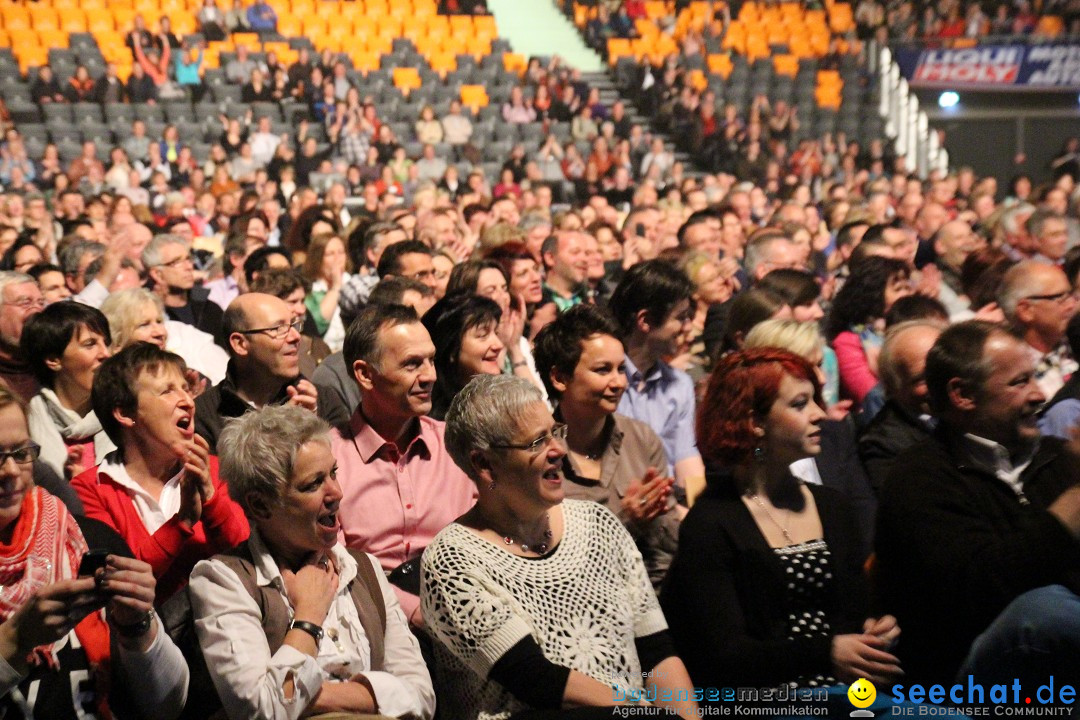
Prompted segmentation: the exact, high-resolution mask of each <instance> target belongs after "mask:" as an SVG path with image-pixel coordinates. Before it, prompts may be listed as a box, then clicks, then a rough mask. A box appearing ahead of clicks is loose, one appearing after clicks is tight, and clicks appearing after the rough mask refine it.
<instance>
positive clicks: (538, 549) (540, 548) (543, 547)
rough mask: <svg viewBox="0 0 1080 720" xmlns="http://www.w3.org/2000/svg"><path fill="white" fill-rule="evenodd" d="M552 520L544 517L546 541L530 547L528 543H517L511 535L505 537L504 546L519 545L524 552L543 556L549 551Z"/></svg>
mask: <svg viewBox="0 0 1080 720" xmlns="http://www.w3.org/2000/svg"><path fill="white" fill-rule="evenodd" d="M551 534H552V533H551V520H550V519H549V518H548V516H547V515H544V539H543V540H542V541H541V542H539V543H537V544H535V545H529V544H528V543H515V541H514V538H513V537H511V536H510V535H503V544H504V545H514V544H517V545H518V547H520V548H521V551H522V552H534V553H536V554H537V555H543V554H544V553H546V552H547V551H548V541H549V540H551Z"/></svg>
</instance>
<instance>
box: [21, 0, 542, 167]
mask: <svg viewBox="0 0 1080 720" xmlns="http://www.w3.org/2000/svg"><path fill="white" fill-rule="evenodd" d="M200 5H201V2H199V0H108V2H105V0H41V1H40V2H37V3H33V4H29V5H24V4H22V3H19V2H13V1H12V0H3V1H2V2H0V73H3V71H5V70H7V71H9V72H8V73H7V76H6V77H5V78H4V80H3V81H2V82H0V95H2V96H3V97H4V99H5V101H6V102H7V104H8V107H9V109H10V110H11V111H12V112H13V116H14V117H15V119H16V121H17V122H19V123H20V124H22V123H30V124H31V126H32V127H34V128H35V140H36V142H35V143H34V144H33V148H35V149H37V150H38V152H40V150H41V149H43V146H44V144H45V143H46V142H54V143H57V144H58V146H59V147H60V150H61V156H62V157H63V158H64V159H65V160H66V159H69V156H71V157H73V156H74V155H76V154H77V153H78V143H79V142H80V141H81V140H83V139H96V140H99V141H101V142H100V143H99V147H98V152H99V155H101V156H102V157H104V156H105V153H106V152H107V151H108V148H109V147H111V145H112V143H114V142H116V141H117V139H118V138H121V137H123V135H124V134H125V133H126V132H127V131H128V129H129V128H130V123H131V120H132V119H133V118H135V117H139V118H142V119H144V120H146V121H147V122H148V126H149V127H148V130H149V133H150V135H151V136H155V135H156V134H157V133H160V131H161V129H162V128H163V127H164V124H165V123H166V122H169V123H174V124H176V125H177V126H178V128H180V129H181V130H182V137H183V138H184V140H185V142H189V143H190V144H191V145H192V147H193V149H194V151H195V153H196V156H197V157H199V156H201V155H205V154H206V153H208V151H209V143H211V142H213V141H214V140H215V139H216V138H217V137H218V135H219V134H220V123H219V122H218V120H217V118H218V116H219V114H221V113H224V114H225V115H227V116H229V117H243V116H244V114H245V112H246V110H247V108H246V106H243V105H242V103H240V91H241V88H240V87H238V86H235V85H231V84H229V83H227V82H226V81H225V78H224V75H223V70H222V69H223V68H224V66H225V65H226V64H227V62H228V60H229V59H230V58H231V57H233V54H234V53H235V52H236V49H237V48H238V47H239V46H241V45H243V46H245V47H247V48H248V49H249V51H251V52H252V54H253V55H252V56H253V57H255V58H256V59H259V60H264V59H265V57H266V54H267V53H271V52H273V53H274V54H275V55H276V56H277V59H278V61H279V62H280V63H282V64H284V65H286V66H287V65H289V64H291V63H292V62H294V61H295V60H296V59H297V56H298V48H300V47H309V48H311V49H312V50H313V51H314V52H315V53H321V52H322V51H323V50H331V51H333V52H335V53H340V58H341V60H342V61H343V62H345V64H346V67H347V68H348V77H349V79H350V80H351V81H352V83H353V84H354V85H356V86H357V87H358V88H359V89H360V92H361V95H362V96H371V97H373V98H375V99H376V100H377V101H378V111H379V115H380V117H381V118H383V119H384V121H389V122H390V123H391V126H392V127H395V128H397V129H399V130H401V134H400V137H399V141H401V142H402V143H403V144H405V145H406V146H407V147H409V148H413V146H416V147H419V146H418V145H416V143H415V137H414V135H413V124H414V123H415V121H416V119H417V117H418V115H419V111H420V109H421V108H422V107H423V105H425V104H431V105H433V106H434V108H435V110H436V114H437V115H442V114H443V113H445V112H446V110H447V109H448V107H449V104H450V101H451V100H453V99H459V100H461V101H462V103H463V105H464V106H466V107H468V108H470V109H472V110H473V112H474V113H476V114H477V115H476V117H475V119H474V121H475V125H476V132H477V133H478V135H477V136H476V137H477V140H479V141H481V142H483V141H486V140H494V139H495V138H494V123H491V122H490V121H491V120H492V119H493V118H494V117H495V115H496V114H497V112H498V108H497V107H493V106H492V105H498V104H501V103H502V102H505V100H506V99H507V98H508V97H509V92H510V88H511V87H512V86H513V85H515V84H517V83H518V82H520V78H521V74H522V73H523V72H524V70H525V66H526V62H527V59H526V58H525V57H524V56H521V55H516V54H513V53H510V52H509V45H508V44H507V43H506V42H505V41H503V40H500V39H499V38H498V32H497V28H496V25H495V20H494V18H493V17H491V16H443V15H439V14H438V8H437V3H436V0H395V1H394V2H393V3H390V2H386V0H355V1H351V0H350V1H340V2H339V1H338V0H270V5H271V6H273V7H274V9H275V11H276V12H277V15H278V35H277V36H269V37H260V36H259V35H256V34H254V33H236V34H233V35H231V36H230V37H228V38H227V39H226V40H223V41H217V42H210V43H208V44H207V45H206V48H205V51H204V58H203V62H204V68H205V70H204V84H205V85H206V87H207V90H208V91H207V93H206V97H205V99H204V101H205V102H207V103H213V104H214V106H213V107H212V108H211V106H210V105H207V106H206V107H204V108H201V109H199V108H195V107H193V106H192V105H191V103H190V102H187V101H178V102H169V103H163V105H164V107H165V108H166V111H161V109H160V108H161V106H157V107H154V106H141V105H134V106H123V107H122V108H121V107H117V106H114V105H111V104H110V105H107V106H106V107H105V109H104V113H103V114H102V113H101V112H100V111H99V112H98V113H97V115H96V116H88V118H87V122H91V123H93V124H92V125H91V126H90V127H89V128H86V127H83V126H81V125H76V124H73V123H71V122H70V118H68V119H66V120H65V119H61V118H60V117H59V116H60V115H64V114H65V113H66V112H68V111H70V108H69V107H63V108H60V107H57V108H56V109H53V108H51V107H49V106H45V107H44V108H38V107H37V106H36V105H34V104H33V103H32V102H30V95H29V89H28V88H29V84H30V83H31V82H32V81H33V79H34V74H35V73H36V68H37V67H38V66H40V65H42V64H45V63H49V64H50V65H51V66H52V68H53V70H54V74H55V75H56V77H57V80H58V81H59V82H60V83H61V85H63V84H64V83H66V82H67V80H68V78H69V77H70V76H71V75H72V74H73V73H74V72H75V69H76V67H77V66H78V65H84V66H86V67H87V68H88V69H89V70H90V71H91V75H92V76H94V77H97V76H99V75H100V74H102V73H103V72H104V70H105V65H106V63H112V64H114V65H115V66H116V67H117V74H118V76H119V77H120V79H121V80H123V81H126V80H127V78H128V77H129V76H130V74H131V68H132V64H133V60H132V55H131V51H130V50H129V49H128V47H127V46H126V44H125V37H126V35H127V33H128V32H129V31H130V30H131V28H132V27H133V23H134V18H135V15H136V14H141V15H142V16H143V18H144V19H145V20H146V23H147V27H149V28H152V29H153V28H156V27H157V23H158V20H159V18H160V17H162V16H168V17H169V19H170V21H171V23H172V27H173V30H174V32H176V33H178V34H180V35H183V34H187V33H192V32H195V31H196V30H197V28H196V23H195V15H196V13H197V12H198V8H199V6H200ZM20 74H21V76H22V77H20ZM305 110H306V108H304V107H301V106H298V105H297V104H296V103H294V102H292V101H283V102H282V103H281V107H280V108H275V110H274V112H273V113H272V117H273V118H274V119H275V120H274V121H275V122H277V123H280V125H279V127H281V128H282V129H285V128H287V127H288V126H287V125H286V124H285V123H286V122H291V123H295V122H298V121H299V120H300V119H301V118H302V117H305V116H306V112H305ZM263 114H270V113H269V112H268V110H267V108H261V109H260V112H259V113H258V114H257V115H256V116H261V115H263ZM207 117H208V118H209V119H208V120H207V122H205V123H199V122H197V121H196V118H207ZM37 128H40V131H38V130H36V129H37ZM513 130H514V133H513V135H512V136H507V137H505V138H502V137H500V138H499V141H500V142H507V143H512V142H517V141H520V140H522V139H526V138H528V139H530V140H532V139H536V138H539V137H541V135H542V131H541V127H540V125H539V124H537V125H536V126H535V127H523V128H522V129H521V130H520V131H518V130H517V129H513ZM499 147H500V148H501V146H499ZM417 154H418V153H417ZM489 154H490V155H491V159H492V160H494V159H498V160H500V161H501V160H502V159H503V158H502V157H498V158H496V157H495V153H494V152H491V153H489ZM200 159H201V157H200Z"/></svg>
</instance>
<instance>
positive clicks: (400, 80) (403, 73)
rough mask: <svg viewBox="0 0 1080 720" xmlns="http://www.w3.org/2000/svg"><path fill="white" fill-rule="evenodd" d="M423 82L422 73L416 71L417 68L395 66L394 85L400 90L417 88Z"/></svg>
mask: <svg viewBox="0 0 1080 720" xmlns="http://www.w3.org/2000/svg"><path fill="white" fill-rule="evenodd" d="M422 84H423V83H422V82H421V81H420V73H419V72H417V71H416V68H411V67H404V68H394V87H396V88H398V89H399V90H415V89H416V88H418V87H420V86H421V85H422Z"/></svg>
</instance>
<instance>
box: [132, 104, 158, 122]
mask: <svg viewBox="0 0 1080 720" xmlns="http://www.w3.org/2000/svg"><path fill="white" fill-rule="evenodd" d="M133 107H134V108H135V117H137V118H139V119H140V120H144V121H146V122H150V121H156V122H163V121H164V120H165V111H164V110H162V109H161V106H160V105H151V104H149V103H136V104H135V105H133Z"/></svg>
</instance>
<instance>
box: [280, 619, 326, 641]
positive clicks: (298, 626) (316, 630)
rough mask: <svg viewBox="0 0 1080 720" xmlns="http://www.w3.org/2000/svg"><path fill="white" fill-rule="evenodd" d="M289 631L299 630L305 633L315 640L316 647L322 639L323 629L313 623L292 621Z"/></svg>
mask: <svg viewBox="0 0 1080 720" xmlns="http://www.w3.org/2000/svg"><path fill="white" fill-rule="evenodd" d="M289 629H290V630H301V631H303V632H306V633H307V634H308V635H310V636H311V637H313V638H315V644H316V645H318V644H319V643H321V642H322V639H323V634H324V633H323V629H322V628H321V627H319V626H318V625H316V624H315V623H310V622H307V621H306V620H293V621H292V622H291V623H289Z"/></svg>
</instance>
